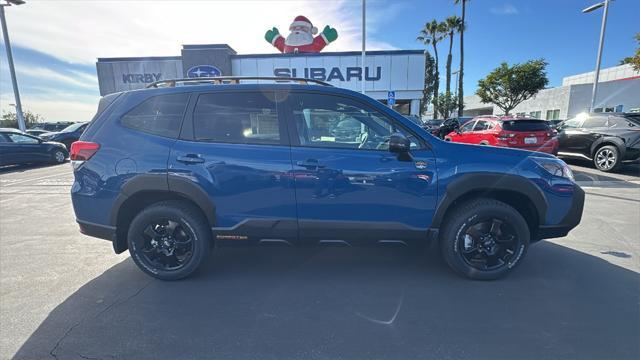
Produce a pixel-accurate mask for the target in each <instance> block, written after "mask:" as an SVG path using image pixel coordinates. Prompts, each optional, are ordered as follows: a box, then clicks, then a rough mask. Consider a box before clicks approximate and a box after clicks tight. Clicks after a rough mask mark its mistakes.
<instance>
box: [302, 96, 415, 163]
mask: <svg viewBox="0 0 640 360" xmlns="http://www.w3.org/2000/svg"><path fill="white" fill-rule="evenodd" d="M292 104H293V109H292V111H293V119H294V121H295V124H296V128H297V129H298V137H299V140H300V145H302V146H312V147H338V148H347V149H370V150H386V149H388V147H389V143H388V142H389V137H390V136H391V134H393V133H395V132H400V133H402V134H403V135H405V136H406V137H407V138H408V139H409V141H410V142H411V149H418V148H420V147H421V146H420V141H419V140H418V139H417V138H416V137H415V135H413V134H411V133H410V132H409V131H407V130H405V129H403V128H401V127H399V126H398V125H396V124H395V122H394V121H393V120H392V119H390V118H388V117H387V116H385V115H383V114H382V113H380V112H378V111H376V110H374V109H371V108H368V107H365V106H363V105H362V104H360V103H358V102H356V101H353V100H351V99H346V98H342V97H338V96H329V95H318V94H298V95H296V96H295V97H293V98H292Z"/></svg>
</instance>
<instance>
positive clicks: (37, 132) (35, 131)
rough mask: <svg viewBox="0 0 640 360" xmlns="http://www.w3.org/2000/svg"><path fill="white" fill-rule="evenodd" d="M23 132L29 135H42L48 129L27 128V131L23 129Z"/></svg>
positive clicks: (46, 132)
mask: <svg viewBox="0 0 640 360" xmlns="http://www.w3.org/2000/svg"><path fill="white" fill-rule="evenodd" d="M25 132H26V133H27V134H29V135H33V136H37V137H40V135H44V134H48V133H50V131H47V130H41V129H27V131H25Z"/></svg>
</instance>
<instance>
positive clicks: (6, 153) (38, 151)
mask: <svg viewBox="0 0 640 360" xmlns="http://www.w3.org/2000/svg"><path fill="white" fill-rule="evenodd" d="M67 156H68V152H67V149H66V147H65V146H64V145H63V144H61V143H57V142H51V141H44V140H42V139H40V138H38V137H35V136H33V135H29V134H25V133H23V132H21V131H20V130H17V129H4V128H0V165H16V164H29V163H43V162H51V163H58V164H59V163H63V162H64V160H65V159H66V158H67Z"/></svg>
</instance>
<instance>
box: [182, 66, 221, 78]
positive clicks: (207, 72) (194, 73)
mask: <svg viewBox="0 0 640 360" xmlns="http://www.w3.org/2000/svg"><path fill="white" fill-rule="evenodd" d="M220 75H222V72H221V71H220V69H218V68H217V67H215V66H213V65H196V66H192V67H191V68H190V69H189V70H187V77H189V78H199V77H214V76H220Z"/></svg>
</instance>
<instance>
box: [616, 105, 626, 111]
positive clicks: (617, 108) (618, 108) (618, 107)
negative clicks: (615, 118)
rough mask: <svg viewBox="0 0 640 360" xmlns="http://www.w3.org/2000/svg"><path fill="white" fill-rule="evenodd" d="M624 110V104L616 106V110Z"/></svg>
mask: <svg viewBox="0 0 640 360" xmlns="http://www.w3.org/2000/svg"><path fill="white" fill-rule="evenodd" d="M622 110H624V105H618V106H616V112H622Z"/></svg>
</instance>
